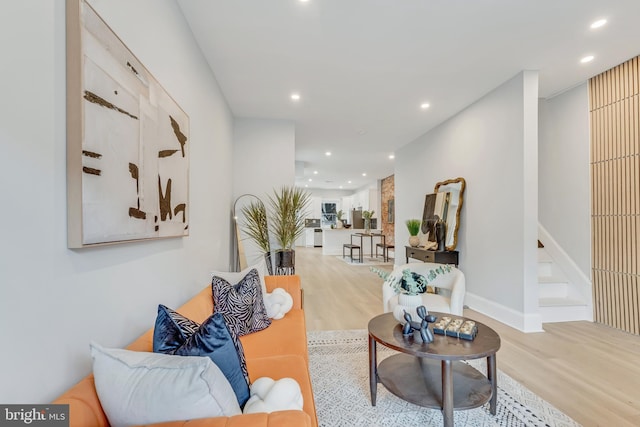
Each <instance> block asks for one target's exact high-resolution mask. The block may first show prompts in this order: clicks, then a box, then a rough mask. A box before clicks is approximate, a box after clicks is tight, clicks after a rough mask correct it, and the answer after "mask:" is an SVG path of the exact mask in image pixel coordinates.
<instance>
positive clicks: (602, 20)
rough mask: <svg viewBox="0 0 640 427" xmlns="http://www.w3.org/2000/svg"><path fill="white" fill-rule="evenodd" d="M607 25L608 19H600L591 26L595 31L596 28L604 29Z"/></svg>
mask: <svg viewBox="0 0 640 427" xmlns="http://www.w3.org/2000/svg"><path fill="white" fill-rule="evenodd" d="M606 23H607V20H606V19H598V20H597V21H595V22H594V23H593V24H591V29H592V30H595V29H596V28H600V27H602V26H603V25H604V24H606Z"/></svg>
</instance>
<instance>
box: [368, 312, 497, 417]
mask: <svg viewBox="0 0 640 427" xmlns="http://www.w3.org/2000/svg"><path fill="white" fill-rule="evenodd" d="M429 314H433V315H435V316H437V317H438V318H440V317H442V316H449V317H459V316H452V315H451V314H446V313H437V312H433V311H432V312H430V313H429ZM476 325H477V327H478V335H477V336H476V337H475V339H474V340H473V341H467V340H463V339H460V338H455V337H449V336H444V335H437V334H434V340H433V342H431V343H429V344H425V343H422V342H419V341H420V340H419V339H416V338H414V335H409V336H406V337H405V336H404V335H402V325H401V324H400V323H398V321H397V320H396V319H395V318H394V317H393V315H392V314H391V313H385V314H381V315H380V316H376V317H374V318H373V319H371V320H370V321H369V384H370V387H371V404H372V405H373V406H375V405H376V393H377V385H378V383H379V382H380V383H382V384H383V385H384V386H385V387H386V388H387V389H388V390H389V391H390V392H391V393H393V394H395V395H396V396H398V397H400V398H401V399H404V400H406V401H408V402H411V403H414V404H416V405H420V406H424V407H427V408H434V409H441V410H442V415H443V418H444V426H445V427H450V426H453V411H454V409H471V408H477V407H478V406H481V405H483V404H484V403H486V402H487V401H490V404H489V405H490V411H491V414H493V415H495V414H496V402H497V397H498V393H497V390H498V386H497V375H496V374H497V371H496V352H497V351H498V349H499V348H500V337H499V336H498V334H497V333H496V332H495V331H494V330H493V329H491V328H490V327H488V326H486V325H484V324H482V323H480V322H476ZM376 343H380V344H382V345H383V346H385V347H388V348H391V349H393V350H396V351H399V352H400V354H396V355H393V356H390V357H388V358H386V359H384V360H383V361H382V362H380V364H379V365H378V362H377V349H376ZM483 357H486V358H487V376H486V377H485V376H484V375H483V374H482V373H480V372H479V371H478V370H476V369H474V368H473V367H471V366H469V365H467V364H466V363H463V362H460V361H461V360H471V359H480V358H483Z"/></svg>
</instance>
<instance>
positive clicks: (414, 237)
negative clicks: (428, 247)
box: [405, 219, 422, 248]
mask: <svg viewBox="0 0 640 427" xmlns="http://www.w3.org/2000/svg"><path fill="white" fill-rule="evenodd" d="M405 224H406V225H407V230H409V245H410V246H411V247H413V248H415V247H418V246H419V245H420V238H419V237H418V233H419V232H420V226H421V225H422V221H420V220H419V219H408V220H407V221H406V222H405Z"/></svg>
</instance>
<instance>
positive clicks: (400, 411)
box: [307, 330, 579, 427]
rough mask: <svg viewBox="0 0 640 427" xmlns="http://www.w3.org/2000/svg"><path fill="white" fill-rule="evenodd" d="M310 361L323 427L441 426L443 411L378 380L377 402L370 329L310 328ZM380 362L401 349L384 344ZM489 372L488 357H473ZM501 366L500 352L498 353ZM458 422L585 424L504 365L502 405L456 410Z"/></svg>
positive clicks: (477, 426)
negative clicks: (401, 395) (492, 408)
mask: <svg viewBox="0 0 640 427" xmlns="http://www.w3.org/2000/svg"><path fill="white" fill-rule="evenodd" d="M307 335H308V340H309V362H310V372H311V381H312V384H313V391H314V395H315V402H316V410H317V413H318V422H319V424H320V427H338V426H344V427H347V426H348V427H352V426H362V427H365V426H366V427H377V426H380V427H383V426H384V427H394V426H398V427H399V426H403V427H409V426H441V425H442V422H443V420H442V413H441V412H440V411H438V410H433V409H428V408H423V407H420V406H417V405H414V404H411V403H408V402H405V401H404V400H402V399H400V398H399V397H397V396H395V395H393V394H391V393H390V392H388V391H387V390H386V389H385V387H384V386H383V385H382V384H378V393H377V402H376V406H371V395H370V392H369V353H368V340H367V336H368V335H367V331H366V330H351V331H309V332H308V333H307ZM377 348H378V363H379V362H380V361H381V360H382V359H384V358H385V357H388V356H390V355H392V354H397V353H396V352H394V351H393V350H389V349H387V348H386V347H384V346H382V345H378V346H377ZM470 364H471V365H473V366H474V367H475V368H476V369H478V370H480V371H482V372H485V373H486V370H485V368H486V363H485V362H484V359H481V360H475V361H470ZM498 366H500V354H499V353H498ZM454 423H455V425H456V426H473V427H485V426H487V427H489V426H491V427H493V426H500V427H507V426H508V427H512V426H513V427H521V426H526V427H545V426H547V427H579V424H578V423H576V422H575V421H573V420H572V419H571V418H569V417H568V416H567V415H565V414H564V413H562V412H560V411H559V410H558V409H556V408H554V407H553V406H551V405H550V404H549V403H547V402H546V401H544V400H542V399H541V398H540V397H538V396H537V395H535V394H534V393H533V392H531V391H530V390H528V389H526V388H525V387H524V386H522V385H521V384H519V383H518V382H517V381H515V380H513V379H512V378H511V377H509V376H508V375H506V374H505V373H503V372H502V371H500V369H498V408H497V413H496V415H495V416H493V415H491V414H490V413H489V409H488V403H487V404H485V405H484V406H482V407H479V408H475V409H471V410H466V411H455V412H454Z"/></svg>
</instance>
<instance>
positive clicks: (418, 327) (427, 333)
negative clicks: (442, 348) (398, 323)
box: [402, 305, 437, 344]
mask: <svg viewBox="0 0 640 427" xmlns="http://www.w3.org/2000/svg"><path fill="white" fill-rule="evenodd" d="M416 313H418V316H419V317H420V319H422V321H421V322H420V323H418V322H414V321H413V319H412V318H411V314H410V313H407V311H406V310H405V311H404V320H406V323H405V324H404V326H403V327H402V335H405V336H407V335H412V334H413V331H420V338H421V339H422V342H423V343H425V344H429V343H430V342H433V332H431V330H430V329H429V323H433V322H435V321H436V319H437V318H436V316H434V315H432V314H429V313H428V312H427V309H426V307H425V306H424V305H421V306H419V307H417V308H416Z"/></svg>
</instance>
